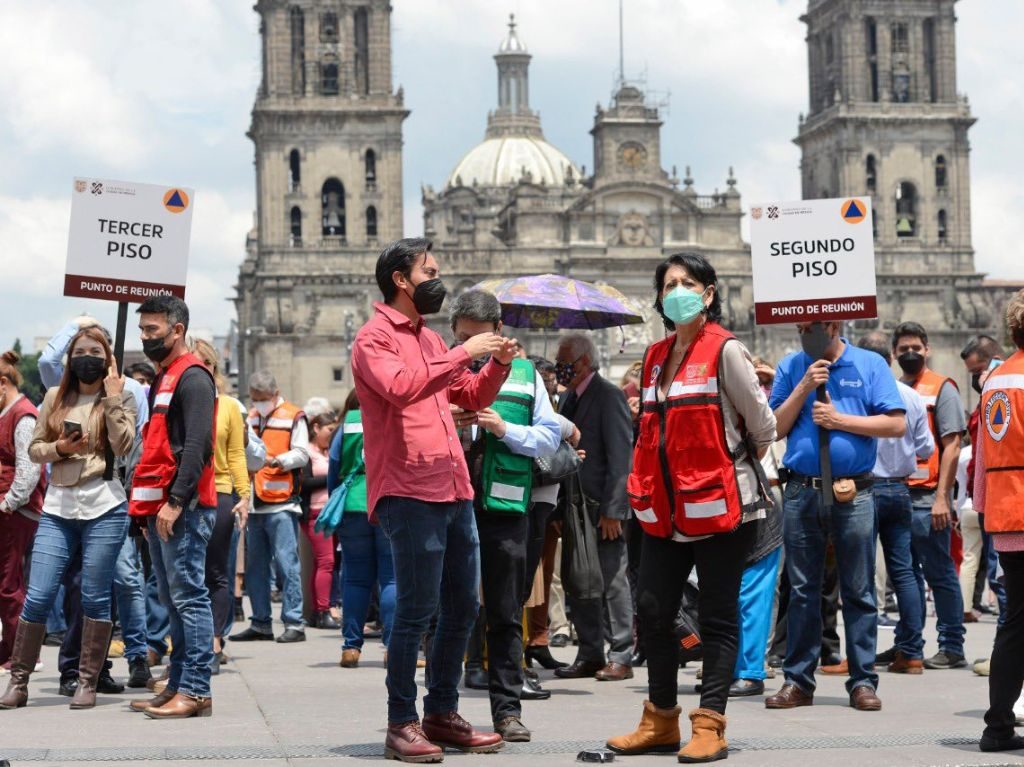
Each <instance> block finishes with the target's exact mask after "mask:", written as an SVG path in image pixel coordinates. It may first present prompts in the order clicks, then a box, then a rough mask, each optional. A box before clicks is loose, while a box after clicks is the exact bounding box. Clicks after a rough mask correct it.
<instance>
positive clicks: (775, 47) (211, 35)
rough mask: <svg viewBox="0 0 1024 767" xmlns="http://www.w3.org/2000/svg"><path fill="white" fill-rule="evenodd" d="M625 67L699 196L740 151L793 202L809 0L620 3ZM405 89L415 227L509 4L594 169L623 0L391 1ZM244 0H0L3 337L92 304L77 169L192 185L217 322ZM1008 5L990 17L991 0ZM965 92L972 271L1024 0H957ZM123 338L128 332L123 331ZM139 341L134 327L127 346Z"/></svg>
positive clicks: (994, 217)
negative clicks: (83, 270) (70, 238)
mask: <svg viewBox="0 0 1024 767" xmlns="http://www.w3.org/2000/svg"><path fill="white" fill-rule="evenodd" d="M625 4H626V21H625V41H626V74H627V76H628V77H630V78H637V77H640V76H641V75H643V76H645V77H646V81H647V84H648V87H649V88H650V89H651V90H653V91H659V92H662V93H664V94H666V95H667V94H670V108H669V109H668V110H667V111H666V113H665V115H664V119H665V125H664V127H663V129H662V160H663V164H664V166H665V168H666V169H671V167H672V165H677V166H678V169H679V174H680V176H682V174H683V169H684V166H686V165H690V166H691V167H692V170H693V176H694V178H695V180H696V186H697V189H698V191H699V192H701V193H711V192H712V191H714V189H715V188H719V189H724V188H725V179H726V176H727V172H728V168H729V166H730V165H732V166H734V168H735V171H736V177H737V178H738V180H739V184H738V188H739V190H740V192H741V193H742V194H743V197H744V201H745V204H749V203H750V202H752V201H757V200H765V199H796V198H798V197H799V194H800V187H799V174H798V162H799V153H798V151H797V148H796V147H795V146H794V145H793V143H792V138H793V136H794V135H795V134H796V126H797V114H798V113H799V112H801V111H806V103H807V63H806V62H807V57H806V51H805V46H804V26H803V24H801V23H800V21H799V16H800V14H801V13H803V11H804V10H805V8H806V0H779V1H778V2H771V1H769V0H715V1H714V2H708V1H707V0H625ZM393 5H394V14H393V17H392V19H393V33H394V40H393V42H394V59H395V66H394V77H395V85H396V86H397V85H402V86H404V88H405V103H406V105H407V106H408V107H409V108H410V109H411V110H412V115H411V116H410V117H409V119H408V120H407V121H406V123H405V153H404V172H405V182H404V198H405V231H406V234H407V235H411V234H418V233H420V232H421V231H422V219H421V215H420V204H419V198H420V186H421V184H431V185H433V186H435V187H439V186H441V185H443V184H444V182H445V179H446V178H447V176H448V173H449V172H450V171H451V169H452V168H453V167H454V166H455V164H456V163H457V162H458V160H459V159H460V158H461V156H462V155H463V154H464V153H465V152H466V151H467V150H468V149H470V148H471V147H472V146H473V145H474V144H475V143H477V142H479V141H480V140H481V139H482V138H483V131H484V127H485V124H486V114H487V111H488V109H490V108H492V107H493V106H494V104H495V101H496V94H495V82H496V77H495V74H494V61H493V59H492V58H491V57H492V55H493V54H494V52H495V51H496V50H497V47H498V44H499V42H500V41H501V39H502V37H503V35H504V33H505V21H506V19H507V15H508V13H509V11H514V12H515V13H516V15H517V17H518V20H519V32H520V37H521V39H522V40H523V42H524V43H526V45H527V47H528V48H529V50H530V52H531V53H532V54H533V57H534V58H533V61H532V64H531V68H530V77H531V83H530V98H531V101H532V106H533V107H534V108H535V109H538V110H539V111H540V113H541V117H542V120H543V126H544V132H545V134H546V136H547V138H548V140H549V141H551V142H552V143H553V144H555V145H556V146H558V147H559V148H560V149H562V150H563V151H564V152H566V153H567V154H568V155H569V156H570V157H571V158H572V159H573V160H574V161H575V162H576V163H577V164H578V165H586V166H587V167H588V169H589V168H592V167H593V154H592V147H591V141H590V136H589V134H588V131H589V130H590V127H591V126H592V122H593V116H594V106H595V104H596V103H597V102H601V103H603V104H604V103H607V101H608V99H609V96H610V94H611V90H612V84H613V81H614V76H615V71H616V69H617V67H618V2H617V0H558V2H551V0H486V1H485V0H394V2H393ZM251 8H252V2H251V0H177V2H174V3H164V2H159V1H158V0H136V1H135V2H130V3H126V2H124V0H3V2H2V3H0V72H3V76H2V77H0V248H2V259H0V285H2V286H3V291H2V293H0V296H2V299H0V300H2V304H0V305H2V307H3V312H2V314H0V316H2V320H0V349H6V348H8V347H9V346H10V344H11V343H12V342H13V340H14V339H15V338H17V337H20V338H21V339H22V341H23V343H24V344H25V346H26V347H28V348H31V346H32V340H33V339H34V338H35V337H37V336H46V335H50V334H51V333H52V332H53V331H54V330H55V329H56V328H57V327H59V326H60V325H61V324H63V323H64V322H65V321H66V320H67V319H69V318H71V317H73V316H76V315H77V314H80V313H81V312H83V311H88V312H89V313H91V314H94V315H96V316H98V317H100V318H101V319H102V320H104V321H105V322H108V323H111V324H112V322H113V316H114V309H113V307H114V304H112V303H107V302H101V301H90V300H85V299H71V298H63V297H62V296H61V293H62V290H63V273H64V260H65V256H66V249H67V228H68V213H69V207H70V192H71V179H72V177H74V176H75V175H81V176H93V177H107V178H113V179H123V180H132V181H145V182H152V183H159V184H180V185H184V186H191V187H193V188H195V189H196V197H197V199H196V207H195V213H194V219H193V230H192V252H191V257H190V266H189V276H188V287H187V291H188V295H187V298H188V302H189V305H190V307H191V309H192V316H193V326H194V327H195V328H197V329H204V330H206V331H209V332H216V333H221V332H224V331H225V330H226V328H227V326H228V323H229V321H230V319H231V318H232V317H233V316H234V308H233V305H232V304H230V303H229V302H228V301H227V299H228V297H229V296H230V295H232V293H233V288H232V286H233V285H234V282H235V277H236V274H237V268H238V265H239V263H240V262H241V260H242V258H243V246H244V241H245V235H246V232H247V231H248V230H249V229H250V227H251V226H252V220H253V210H254V206H255V200H254V177H253V165H252V163H253V146H252V144H251V142H250V141H249V140H248V139H247V138H246V137H245V131H246V129H247V127H248V124H249V112H250V109H251V108H252V101H253V96H254V94H255V90H256V86H257V83H258V80H259V40H258V34H257V16H256V14H255V13H254V12H253V11H252V10H251ZM996 9H998V14H997V15H998V20H996V19H995V18H994V11H995V10H996ZM957 12H958V15H959V25H958V29H959V32H958V41H957V42H958V57H959V66H958V87H959V90H960V91H961V92H964V93H966V94H968V96H969V97H970V101H971V107H972V109H973V112H974V115H975V116H976V117H977V118H979V120H978V123H977V125H975V126H974V127H973V128H972V129H971V133H970V137H971V143H972V152H971V163H972V165H971V173H972V181H973V183H972V185H971V186H972V189H971V191H972V214H973V222H972V223H973V226H972V229H973V234H974V245H975V249H976V251H977V266H978V269H979V270H981V271H984V272H988V273H989V274H990V275H991V276H993V277H998V278H1005V279H1011V278H1016V279H1021V278H1024V258H1022V256H1021V241H1022V238H1024V225H1022V223H1021V221H1022V216H1021V211H1022V210H1024V186H1022V184H1021V178H1022V172H1024V162H1022V161H1021V157H1022V153H1021V150H1020V129H1021V126H1022V125H1024V93H1022V90H1024V86H1022V81H1021V77H1020V74H1021V72H1022V71H1024V46H1021V45H1020V41H1019V31H1020V30H1021V29H1024V3H1021V2H1007V1H1006V0H999V1H998V2H997V0H961V2H960V3H958V5H957ZM132 340H133V339H132V336H129V345H130V346H131V345H133V344H132V343H131V341H132ZM135 345H137V344H135Z"/></svg>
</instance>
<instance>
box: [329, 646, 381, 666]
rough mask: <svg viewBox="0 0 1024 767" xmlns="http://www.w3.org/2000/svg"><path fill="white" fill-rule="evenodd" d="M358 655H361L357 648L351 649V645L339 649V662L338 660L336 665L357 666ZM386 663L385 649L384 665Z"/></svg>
mask: <svg viewBox="0 0 1024 767" xmlns="http://www.w3.org/2000/svg"><path fill="white" fill-rule="evenodd" d="M360 655H361V653H360V652H359V650H355V649H353V648H351V647H350V648H349V649H347V650H342V651H341V662H339V663H338V665H339V666H341V667H342V668H358V666H359V656H360ZM387 664H388V659H387V652H386V651H385V653H384V665H385V666H387Z"/></svg>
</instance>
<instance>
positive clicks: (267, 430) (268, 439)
mask: <svg viewBox="0 0 1024 767" xmlns="http://www.w3.org/2000/svg"><path fill="white" fill-rule="evenodd" d="M305 417H306V414H305V413H303V412H302V410H301V409H300V408H299V407H298V406H297V405H293V404H292V403H291V402H282V403H281V404H280V405H278V407H277V408H276V409H275V410H274V412H273V413H271V414H270V415H269V416H268V417H267V419H266V421H264V422H263V423H262V424H261V423H260V415H259V413H257V412H256V411H255V410H252V411H251V412H250V413H249V424H250V425H251V426H252V427H253V428H254V429H255V430H256V431H257V433H258V434H259V436H260V438H261V439H262V440H263V444H264V445H266V447H267V458H268V459H270V458H276V457H277V456H279V455H281V453H287V452H288V451H289V450H291V449H292V430H293V429H294V428H295V424H296V423H298V421H299V419H300V418H305ZM253 482H254V484H255V485H256V497H257V498H259V500H261V501H263V502H264V503H270V504H276V503H287V502H289V501H297V500H298V499H299V493H300V491H301V489H302V474H301V473H300V472H299V471H285V470H284V469H275V468H272V467H270V466H264V467H263V468H262V469H260V470H259V471H258V472H256V477H255V478H254V480H253Z"/></svg>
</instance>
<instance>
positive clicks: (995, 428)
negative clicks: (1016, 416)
mask: <svg viewBox="0 0 1024 767" xmlns="http://www.w3.org/2000/svg"><path fill="white" fill-rule="evenodd" d="M1012 416H1013V411H1012V409H1011V408H1010V398H1009V397H1008V396H1007V395H1006V392H1002V391H997V392H993V393H992V396H991V397H990V398H989V401H988V404H986V405H985V428H986V429H988V434H989V436H990V437H992V439H994V440H995V441H996V442H1001V441H1002V439H1003V437H1005V436H1006V432H1008V431H1009V430H1010V418H1011V417H1012Z"/></svg>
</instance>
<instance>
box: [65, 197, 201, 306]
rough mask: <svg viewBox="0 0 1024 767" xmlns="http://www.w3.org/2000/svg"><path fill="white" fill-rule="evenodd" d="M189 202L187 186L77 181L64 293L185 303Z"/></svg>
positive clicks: (193, 200) (89, 296)
mask: <svg viewBox="0 0 1024 767" xmlns="http://www.w3.org/2000/svg"><path fill="white" fill-rule="evenodd" d="M194 202H195V193H194V192H193V191H192V190H191V189H187V188H185V187H180V186H158V185H155V184H136V183H133V182H130V181H110V180H108V179H97V178H76V179H75V181H74V190H73V191H72V193H71V227H70V231H69V233H68V260H67V267H66V268H65V270H64V271H65V276H64V295H65V296H77V297H81V298H101V299H106V300H108V301H121V302H132V303H141V302H142V301H144V300H145V299H147V298H149V297H150V296H154V295H175V296H178V297H179V298H184V297H185V275H186V273H187V272H188V247H189V234H190V232H191V229H192V207H193V204H194Z"/></svg>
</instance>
